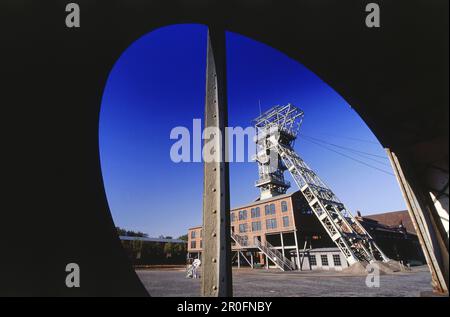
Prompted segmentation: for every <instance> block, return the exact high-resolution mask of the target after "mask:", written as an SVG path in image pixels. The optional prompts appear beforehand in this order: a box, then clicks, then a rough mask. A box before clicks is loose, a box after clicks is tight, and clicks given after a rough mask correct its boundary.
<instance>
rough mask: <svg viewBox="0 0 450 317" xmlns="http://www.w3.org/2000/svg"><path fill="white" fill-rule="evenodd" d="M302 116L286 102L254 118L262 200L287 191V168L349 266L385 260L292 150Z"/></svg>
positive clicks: (349, 214) (384, 256)
mask: <svg viewBox="0 0 450 317" xmlns="http://www.w3.org/2000/svg"><path fill="white" fill-rule="evenodd" d="M303 116H304V113H303V111H302V110H300V109H299V108H297V107H295V106H293V105H291V104H288V105H285V106H275V107H273V108H271V109H269V110H268V111H266V112H265V113H263V114H261V115H260V116H259V117H258V118H256V119H255V120H254V121H253V122H254V125H255V128H256V136H255V142H256V147H257V154H256V155H255V159H256V161H257V162H258V172H259V179H258V181H257V182H256V187H258V188H259V189H260V191H261V199H266V198H270V197H273V196H276V195H279V194H284V193H286V190H287V189H288V188H289V187H290V184H289V182H287V181H286V180H285V179H284V171H286V170H288V171H289V172H290V173H291V175H292V178H293V179H294V181H295V183H296V184H297V186H298V187H299V189H300V191H301V193H302V194H303V196H304V197H305V199H306V201H307V202H308V204H309V207H310V208H311V210H312V211H313V213H314V214H315V216H316V217H317V219H318V220H319V222H320V223H321V225H322V226H323V227H324V229H325V231H326V232H327V233H328V235H329V236H330V238H331V240H332V241H333V242H334V243H335V244H336V246H337V247H338V248H339V249H340V250H341V252H342V253H343V254H344V255H345V257H346V259H347V261H348V263H349V265H352V264H355V263H357V262H361V263H371V262H373V261H382V262H388V261H389V259H388V258H387V257H386V255H384V254H383V252H382V251H381V249H380V248H379V247H378V246H377V245H376V244H375V242H374V240H373V238H372V237H371V236H370V235H369V233H368V232H367V231H366V230H365V229H364V228H363V226H362V225H361V224H360V223H359V222H358V220H357V219H355V217H353V215H352V214H351V213H350V212H349V211H348V210H347V209H346V208H345V206H344V204H343V203H342V202H341V201H340V200H339V199H338V198H337V197H336V195H335V194H334V193H333V191H332V190H331V189H330V188H329V187H328V186H327V185H325V183H324V182H323V181H322V180H321V179H320V178H319V177H318V176H317V174H316V173H315V172H314V171H313V170H312V169H311V168H310V167H309V166H308V165H307V164H306V163H305V161H303V160H302V158H301V157H300V156H299V155H298V154H297V153H295V151H294V143H295V140H296V138H297V134H298V131H299V130H300V126H301V123H302V120H303Z"/></svg>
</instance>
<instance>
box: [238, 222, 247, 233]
mask: <svg viewBox="0 0 450 317" xmlns="http://www.w3.org/2000/svg"><path fill="white" fill-rule="evenodd" d="M247 230H248V225H247V224H246V223H241V224H240V225H239V232H247Z"/></svg>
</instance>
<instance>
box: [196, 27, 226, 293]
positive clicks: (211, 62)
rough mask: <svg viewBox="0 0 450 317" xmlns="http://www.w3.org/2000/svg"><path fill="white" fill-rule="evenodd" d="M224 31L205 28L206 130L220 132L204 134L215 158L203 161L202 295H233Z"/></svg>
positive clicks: (216, 28)
mask: <svg viewBox="0 0 450 317" xmlns="http://www.w3.org/2000/svg"><path fill="white" fill-rule="evenodd" d="M227 115H228V110H227V91H226V64H225V30H224V29H223V28H220V27H215V26H214V27H211V26H210V27H208V40H207V60H206V100H205V129H207V128H213V129H214V128H216V129H217V128H218V129H217V130H218V131H220V133H216V134H213V135H209V136H208V135H206V137H209V139H205V144H206V143H208V144H210V143H209V142H213V143H212V144H213V148H214V151H218V152H216V158H217V159H214V160H213V161H209V162H208V161H206V160H204V174H203V233H204V235H203V246H204V249H203V250H204V251H203V260H202V265H203V276H202V295H203V296H220V297H224V296H232V277H231V241H230V215H229V211H230V188H229V170H228V159H227V158H226V151H225V144H226V143H225V136H226V135H225V127H226V126H227V125H228V118H227Z"/></svg>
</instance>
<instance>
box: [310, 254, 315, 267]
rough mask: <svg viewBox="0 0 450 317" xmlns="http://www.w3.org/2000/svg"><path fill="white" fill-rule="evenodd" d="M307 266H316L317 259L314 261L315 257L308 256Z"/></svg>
mask: <svg viewBox="0 0 450 317" xmlns="http://www.w3.org/2000/svg"><path fill="white" fill-rule="evenodd" d="M309 264H311V265H312V266H316V265H317V259H316V255H315V254H313V255H310V256H309Z"/></svg>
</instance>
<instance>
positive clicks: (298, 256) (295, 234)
mask: <svg viewBox="0 0 450 317" xmlns="http://www.w3.org/2000/svg"><path fill="white" fill-rule="evenodd" d="M294 240H295V251H296V252H297V261H296V262H297V267H298V270H299V271H301V270H302V265H303V263H300V253H299V252H298V241H297V231H294Z"/></svg>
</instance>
